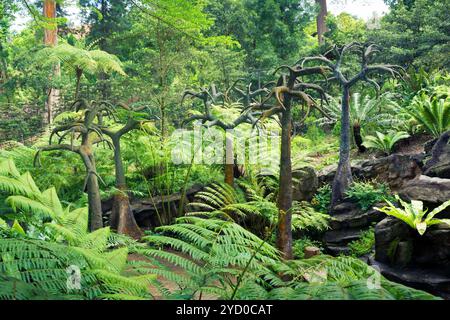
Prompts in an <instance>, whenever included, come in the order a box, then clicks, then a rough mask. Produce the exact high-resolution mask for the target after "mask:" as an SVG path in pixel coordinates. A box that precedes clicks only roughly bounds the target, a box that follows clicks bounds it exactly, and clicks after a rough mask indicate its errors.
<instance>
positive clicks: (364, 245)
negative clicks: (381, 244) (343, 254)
mask: <svg viewBox="0 0 450 320" xmlns="http://www.w3.org/2000/svg"><path fill="white" fill-rule="evenodd" d="M374 246H375V232H374V229H373V228H370V229H368V230H365V231H361V235H360V238H359V239H358V240H354V241H352V242H350V243H349V244H348V247H349V248H350V255H351V256H354V257H361V256H363V255H365V254H368V253H370V252H372V250H373V248H374Z"/></svg>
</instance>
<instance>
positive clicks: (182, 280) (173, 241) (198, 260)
mask: <svg viewBox="0 0 450 320" xmlns="http://www.w3.org/2000/svg"><path fill="white" fill-rule="evenodd" d="M156 231H157V232H158V233H159V234H153V235H149V236H146V237H144V240H146V241H147V242H149V243H151V244H153V245H158V246H161V247H162V248H171V249H172V250H175V252H173V251H167V250H158V249H152V248H150V249H147V250H146V253H147V255H149V256H154V257H157V258H159V259H163V260H166V261H168V262H170V263H171V264H175V265H176V266H178V267H180V268H182V269H183V270H184V272H183V273H182V274H180V273H177V272H174V271H173V270H169V269H167V268H156V267H155V269H152V272H154V273H155V274H158V275H160V276H163V277H164V278H166V279H168V280H170V281H173V282H176V283H177V284H178V285H179V287H180V289H179V290H177V292H172V294H174V295H175V297H183V298H187V299H192V298H195V297H199V296H200V297H201V296H202V295H213V296H215V297H217V298H222V299H234V298H237V299H242V298H245V299H251V298H254V297H252V296H251V295H248V294H249V292H248V291H247V290H248V289H249V287H252V286H253V284H254V283H260V284H261V285H263V284H264V283H272V284H275V283H277V282H275V281H276V275H275V274H273V272H271V270H270V268H269V266H271V265H273V264H276V263H278V261H279V255H278V251H277V250H276V249H275V248H274V247H272V246H271V245H269V244H268V243H266V242H265V241H264V240H262V239H260V238H258V237H256V236H255V235H253V234H252V233H251V232H249V231H247V230H245V229H244V228H242V227H241V226H239V225H238V224H236V223H234V222H232V221H224V220H218V219H214V218H209V219H203V218H199V217H182V218H178V219H177V223H175V224H173V225H170V226H163V227H159V228H157V229H156ZM185 255H188V257H186V256H185ZM278 281H279V280H278Z"/></svg>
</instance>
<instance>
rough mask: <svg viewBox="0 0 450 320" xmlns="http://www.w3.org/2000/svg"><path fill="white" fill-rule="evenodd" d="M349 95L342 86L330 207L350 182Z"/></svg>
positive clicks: (340, 198) (340, 197) (341, 196)
mask: <svg viewBox="0 0 450 320" xmlns="http://www.w3.org/2000/svg"><path fill="white" fill-rule="evenodd" d="M349 100H350V93H349V88H348V87H347V86H344V89H343V95H342V116H341V139H340V141H341V145H340V147H339V164H338V168H337V170H336V175H335V177H334V181H333V187H332V197H331V207H330V209H331V210H332V209H333V207H334V206H335V205H336V204H337V203H338V202H339V201H341V200H342V199H343V198H344V195H345V191H346V190H347V188H348V186H349V185H350V183H351V182H352V170H351V166H350V107H349V106H350V101H349Z"/></svg>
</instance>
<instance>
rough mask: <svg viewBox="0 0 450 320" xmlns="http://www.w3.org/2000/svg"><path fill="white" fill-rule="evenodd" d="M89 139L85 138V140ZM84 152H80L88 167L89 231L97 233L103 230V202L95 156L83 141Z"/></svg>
mask: <svg viewBox="0 0 450 320" xmlns="http://www.w3.org/2000/svg"><path fill="white" fill-rule="evenodd" d="M85 139H88V137H83V140H85ZM83 149H84V151H80V153H79V154H80V156H81V159H82V160H83V163H84V166H85V167H86V173H87V183H86V188H87V196H88V206H89V231H91V232H92V231H95V230H98V229H100V228H103V212H102V200H101V197H100V188H99V185H98V178H97V169H96V167H95V159H94V156H93V155H92V154H91V153H90V152H91V151H89V150H90V149H91V147H90V146H87V145H86V144H85V141H83Z"/></svg>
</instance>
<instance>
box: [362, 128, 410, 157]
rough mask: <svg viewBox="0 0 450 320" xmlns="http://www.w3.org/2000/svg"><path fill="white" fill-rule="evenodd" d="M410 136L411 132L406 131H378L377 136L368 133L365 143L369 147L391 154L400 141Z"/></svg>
mask: <svg viewBox="0 0 450 320" xmlns="http://www.w3.org/2000/svg"><path fill="white" fill-rule="evenodd" d="M408 137H409V134H408V133H407V132H404V131H400V132H396V131H390V132H388V133H386V134H384V133H381V132H378V131H376V132H375V136H370V135H367V136H365V137H364V142H363V145H364V146H365V147H367V148H373V149H377V150H381V151H383V152H384V153H385V154H390V153H391V151H392V148H393V147H394V145H395V144H396V143H397V142H398V141H400V140H402V139H406V138H408Z"/></svg>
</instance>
